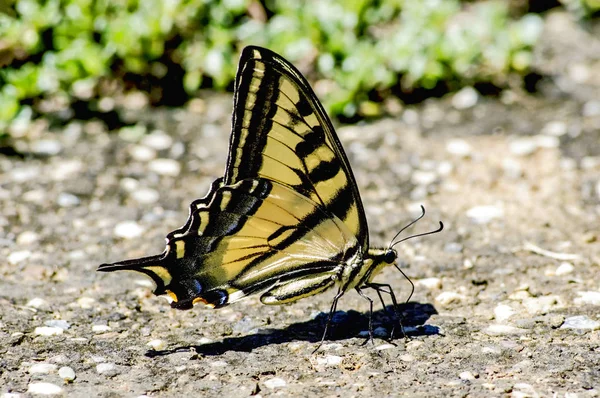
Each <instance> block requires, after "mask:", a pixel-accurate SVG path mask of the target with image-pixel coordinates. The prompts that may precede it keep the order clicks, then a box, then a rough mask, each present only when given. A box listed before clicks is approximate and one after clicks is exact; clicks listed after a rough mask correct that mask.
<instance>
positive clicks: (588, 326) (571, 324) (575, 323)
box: [560, 315, 600, 330]
mask: <svg viewBox="0 0 600 398" xmlns="http://www.w3.org/2000/svg"><path fill="white" fill-rule="evenodd" d="M560 328H561V329H579V330H598V329H600V322H598V321H594V320H593V319H590V318H589V317H587V316H585V315H577V316H572V317H569V318H566V319H565V322H564V323H563V324H562V326H561V327H560Z"/></svg>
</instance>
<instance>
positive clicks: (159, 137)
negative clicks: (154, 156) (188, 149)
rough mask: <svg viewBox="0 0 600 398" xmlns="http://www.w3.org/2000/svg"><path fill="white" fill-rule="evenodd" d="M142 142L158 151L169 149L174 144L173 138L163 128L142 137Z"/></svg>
mask: <svg viewBox="0 0 600 398" xmlns="http://www.w3.org/2000/svg"><path fill="white" fill-rule="evenodd" d="M142 144H144V145H146V146H149V147H150V148H153V149H155V150H157V151H162V150H164V149H168V148H170V147H171V145H173V138H171V136H170V135H167V134H165V132H164V131H162V130H154V131H152V132H151V133H150V134H148V135H147V136H145V137H144V138H143V139H142Z"/></svg>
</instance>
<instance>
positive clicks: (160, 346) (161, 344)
mask: <svg viewBox="0 0 600 398" xmlns="http://www.w3.org/2000/svg"><path fill="white" fill-rule="evenodd" d="M146 345H147V346H149V347H151V348H152V349H153V350H157V351H160V350H164V349H165V348H167V343H166V342H165V341H164V340H160V339H154V340H150V341H149V342H147V343H146Z"/></svg>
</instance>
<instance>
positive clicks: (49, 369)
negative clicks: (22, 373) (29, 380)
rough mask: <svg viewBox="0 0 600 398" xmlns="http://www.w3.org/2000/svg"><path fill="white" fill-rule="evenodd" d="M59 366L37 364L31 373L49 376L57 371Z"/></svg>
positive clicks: (32, 367) (30, 370) (31, 369)
mask: <svg viewBox="0 0 600 398" xmlns="http://www.w3.org/2000/svg"><path fill="white" fill-rule="evenodd" d="M56 368H57V366H56V365H54V364H52V363H36V364H35V365H32V366H31V367H30V368H29V373H31V374H33V373H39V374H48V373H53V372H55V371H56Z"/></svg>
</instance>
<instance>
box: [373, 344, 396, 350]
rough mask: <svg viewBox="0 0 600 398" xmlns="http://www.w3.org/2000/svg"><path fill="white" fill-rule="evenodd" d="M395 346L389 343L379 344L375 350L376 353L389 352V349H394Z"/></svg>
mask: <svg viewBox="0 0 600 398" xmlns="http://www.w3.org/2000/svg"><path fill="white" fill-rule="evenodd" d="M395 347H396V346H395V345H393V344H390V343H385V344H380V345H378V346H377V347H375V349H376V350H377V351H383V350H389V349H390V348H395Z"/></svg>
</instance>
